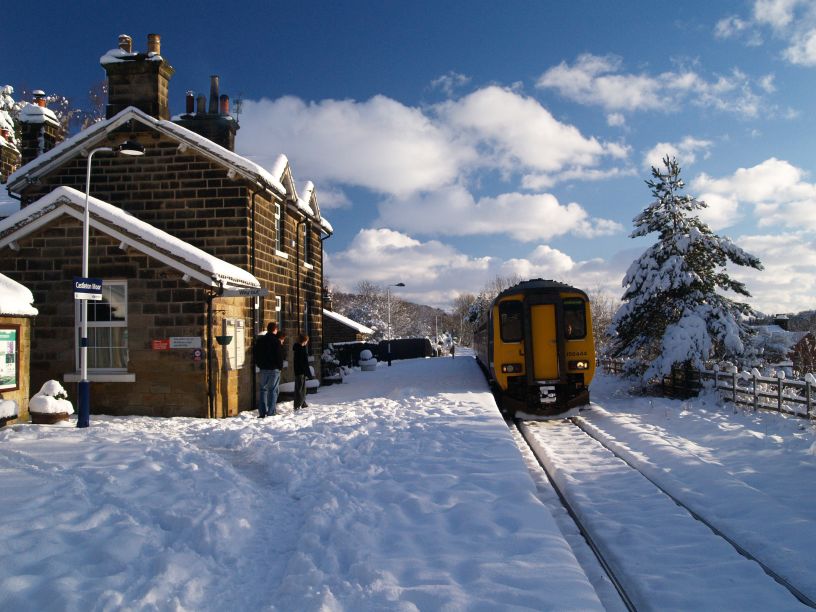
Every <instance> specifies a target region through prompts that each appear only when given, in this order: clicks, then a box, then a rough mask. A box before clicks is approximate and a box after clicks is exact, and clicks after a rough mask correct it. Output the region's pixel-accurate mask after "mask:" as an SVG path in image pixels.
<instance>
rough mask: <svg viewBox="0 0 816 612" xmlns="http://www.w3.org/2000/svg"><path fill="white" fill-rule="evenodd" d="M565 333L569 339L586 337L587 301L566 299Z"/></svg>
mask: <svg viewBox="0 0 816 612" xmlns="http://www.w3.org/2000/svg"><path fill="white" fill-rule="evenodd" d="M564 335H565V336H566V338H567V340H579V339H581V338H586V335H587V328H586V302H584V300H580V299H566V300H564Z"/></svg>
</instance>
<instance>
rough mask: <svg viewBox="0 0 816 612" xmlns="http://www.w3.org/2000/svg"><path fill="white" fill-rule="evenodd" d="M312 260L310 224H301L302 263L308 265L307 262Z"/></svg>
mask: <svg viewBox="0 0 816 612" xmlns="http://www.w3.org/2000/svg"><path fill="white" fill-rule="evenodd" d="M311 258H312V224H311V223H310V222H308V221H307V222H306V223H304V224H303V263H304V264H305V265H309V260H310V259H311Z"/></svg>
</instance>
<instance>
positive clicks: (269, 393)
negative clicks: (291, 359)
mask: <svg viewBox="0 0 816 612" xmlns="http://www.w3.org/2000/svg"><path fill="white" fill-rule="evenodd" d="M280 374H281V373H280V370H261V376H260V381H261V404H260V406H259V407H258V415H259V416H262V417H265V416H274V415H275V407H276V406H277V404H278V389H279V388H280Z"/></svg>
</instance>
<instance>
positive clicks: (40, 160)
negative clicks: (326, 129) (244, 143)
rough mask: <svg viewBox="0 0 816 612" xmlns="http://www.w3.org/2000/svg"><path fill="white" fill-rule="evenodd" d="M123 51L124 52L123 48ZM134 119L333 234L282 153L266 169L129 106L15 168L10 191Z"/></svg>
mask: <svg viewBox="0 0 816 612" xmlns="http://www.w3.org/2000/svg"><path fill="white" fill-rule="evenodd" d="M120 51H121V49H120ZM122 53H126V52H124V51H122ZM103 57H104V56H103ZM38 108H39V107H38ZM46 110H48V109H46ZM133 120H135V121H138V122H140V123H142V124H144V125H147V126H149V127H152V128H154V129H156V130H157V131H159V132H161V133H163V134H166V135H168V136H170V137H172V138H175V139H177V140H179V141H181V143H183V145H184V146H188V147H192V148H194V149H195V150H196V151H197V152H198V153H199V154H201V155H203V156H205V157H208V158H210V159H211V160H213V161H215V162H216V163H220V164H225V165H227V166H228V167H230V168H232V169H234V170H235V171H236V172H237V173H238V174H241V175H243V176H244V177H245V178H247V179H249V180H252V181H255V182H257V183H260V184H261V185H262V186H263V187H265V188H267V189H270V190H271V191H274V192H276V193H277V194H279V195H281V196H284V197H288V198H289V199H290V200H292V201H294V202H296V205H297V208H298V210H300V211H301V212H302V213H304V214H307V215H308V216H310V217H313V218H314V219H315V220H317V221H318V223H319V224H320V227H321V228H322V229H323V230H324V231H325V232H326V233H328V234H332V233H334V229H333V228H332V226H331V224H330V223H329V222H328V221H327V220H326V219H323V218H322V217H321V216H320V210H319V209H318V208H316V200H314V201H315V206H314V207H312V206H309V205H306V206H305V207H302V206H301V205H300V202H299V198H298V195H297V191H296V190H295V182H294V180H293V179H292V172H291V168H290V167H289V160H288V158H287V157H286V155H284V154H282V153H281V154H279V155H278V156H277V157H276V158H275V162H274V163H273V164H272V168H271V169H270V170H266V169H265V168H263V167H262V166H260V165H258V164H256V163H255V162H253V161H251V160H249V159H247V158H246V157H243V156H242V155H239V154H237V153H235V152H233V151H230V150H229V149H226V148H225V147H222V146H221V145H219V144H217V143H215V142H213V141H212V140H210V139H209V138H206V137H204V136H201V135H200V134H197V133H195V132H193V131H192V130H189V129H187V128H185V127H183V126H181V125H178V124H177V123H173V122H172V121H166V120H162V119H156V118H155V117H151V116H150V115H148V114H147V113H145V112H144V111H141V110H139V109H138V108H136V107H134V106H129V107H127V108H126V109H124V110H122V111H120V112H119V113H117V114H116V115H114V116H113V117H111V118H110V119H107V120H105V121H100V122H99V123H96V124H94V125H92V126H90V127H88V128H86V129H84V130H82V131H81V132H80V133H79V134H76V135H75V136H73V137H71V138H69V139H67V140H65V141H63V142H61V143H59V144H58V145H57V146H55V147H54V148H53V149H51V150H50V151H47V152H45V153H43V154H42V155H40V156H38V157H36V158H35V159H34V160H32V161H31V162H29V163H28V164H26V165H25V166H22V167H20V168H18V169H17V171H15V172H14V173H13V174H11V175H10V176H9V177H8V183H7V184H8V189H9V191H11V192H13V193H19V192H20V190H21V189H23V188H24V187H25V186H26V184H28V183H30V182H33V181H36V180H37V179H38V178H39V177H41V176H43V175H45V174H47V173H48V172H50V171H51V170H52V169H53V168H54V167H55V166H56V165H58V164H60V163H62V162H63V161H64V159H65V157H66V156H74V155H79V154H81V153H84V152H85V151H87V150H90V149H91V148H92V147H94V146H101V144H102V141H104V140H106V139H107V136H108V134H109V133H111V132H113V131H114V130H116V129H118V128H119V127H121V126H122V125H123V124H125V123H127V122H129V121H133ZM307 185H308V183H307ZM313 191H314V186H313V185H312V190H311V192H310V196H312V195H313Z"/></svg>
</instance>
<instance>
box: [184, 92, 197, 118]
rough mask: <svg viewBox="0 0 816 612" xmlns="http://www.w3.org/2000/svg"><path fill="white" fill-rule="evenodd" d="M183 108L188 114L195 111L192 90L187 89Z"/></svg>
mask: <svg viewBox="0 0 816 612" xmlns="http://www.w3.org/2000/svg"><path fill="white" fill-rule="evenodd" d="M184 110H185V112H186V113H187V114H188V115H192V114H193V113H194V112H195V94H194V93H193V92H192V91H188V92H187V95H186V96H185V97H184Z"/></svg>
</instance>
